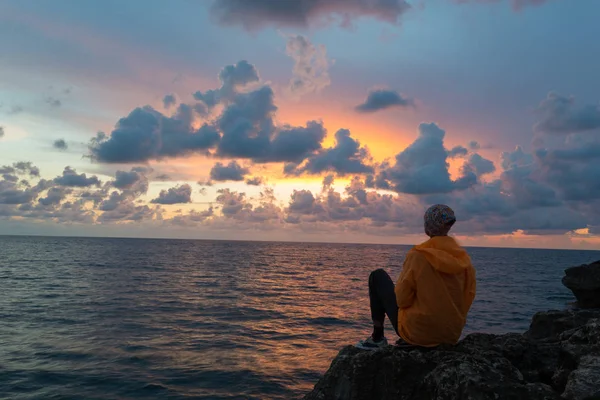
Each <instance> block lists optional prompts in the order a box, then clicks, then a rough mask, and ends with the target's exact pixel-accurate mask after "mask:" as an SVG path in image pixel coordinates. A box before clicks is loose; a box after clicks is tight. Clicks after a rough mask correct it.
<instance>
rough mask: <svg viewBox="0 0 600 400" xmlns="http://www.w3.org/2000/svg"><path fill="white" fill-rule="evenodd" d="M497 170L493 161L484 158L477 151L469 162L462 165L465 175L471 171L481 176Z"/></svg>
mask: <svg viewBox="0 0 600 400" xmlns="http://www.w3.org/2000/svg"><path fill="white" fill-rule="evenodd" d="M495 171H496V166H495V165H494V163H493V161H491V160H488V159H486V158H483V157H482V156H480V155H479V154H477V153H474V154H471V156H470V157H469V159H468V160H467V162H465V164H464V165H463V166H462V173H463V175H468V174H469V173H473V174H475V175H476V176H477V177H480V176H482V175H485V174H491V173H492V172H495Z"/></svg>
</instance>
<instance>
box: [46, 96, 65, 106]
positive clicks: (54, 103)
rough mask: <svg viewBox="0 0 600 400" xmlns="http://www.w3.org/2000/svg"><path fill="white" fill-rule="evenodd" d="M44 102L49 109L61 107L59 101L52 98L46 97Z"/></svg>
mask: <svg viewBox="0 0 600 400" xmlns="http://www.w3.org/2000/svg"><path fill="white" fill-rule="evenodd" d="M44 102H45V103H46V104H48V105H49V106H50V107H54V108H58V107H60V106H61V105H62V102H61V101H60V100H59V99H57V98H55V97H52V96H48V97H46V98H45V99H44Z"/></svg>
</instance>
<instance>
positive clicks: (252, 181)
mask: <svg viewBox="0 0 600 400" xmlns="http://www.w3.org/2000/svg"><path fill="white" fill-rule="evenodd" d="M264 183H265V178H263V177H262V176H254V177H252V178H248V179H246V185H249V186H261V185H263V184H264Z"/></svg>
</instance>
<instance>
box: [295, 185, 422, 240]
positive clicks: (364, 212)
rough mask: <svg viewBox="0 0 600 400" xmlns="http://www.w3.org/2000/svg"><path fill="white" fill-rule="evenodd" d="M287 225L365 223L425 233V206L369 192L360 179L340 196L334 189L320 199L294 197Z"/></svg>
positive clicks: (300, 193) (300, 194)
mask: <svg viewBox="0 0 600 400" xmlns="http://www.w3.org/2000/svg"><path fill="white" fill-rule="evenodd" d="M285 211H286V214H287V215H286V222H287V223H289V224H296V225H297V224H300V225H304V226H314V225H315V224H319V223H330V224H344V223H348V222H364V226H373V227H384V226H386V225H391V226H393V227H396V228H402V229H405V230H406V231H410V230H413V229H417V228H418V229H422V212H423V210H422V206H421V205H420V204H419V203H418V202H415V201H413V200H411V199H410V198H407V197H401V196H398V195H389V194H386V195H382V194H379V193H377V192H375V191H368V190H367V189H366V186H365V183H364V182H363V181H362V180H361V179H360V178H358V177H355V178H353V179H352V181H351V183H350V184H349V185H348V186H347V187H346V188H345V192H344V193H340V192H337V191H335V190H334V189H332V188H331V187H329V188H327V187H326V188H325V190H324V191H323V192H322V193H321V194H318V195H315V194H313V193H312V192H311V191H309V190H296V191H294V192H293V193H292V195H291V197H290V201H289V203H288V207H287V208H286V209H285Z"/></svg>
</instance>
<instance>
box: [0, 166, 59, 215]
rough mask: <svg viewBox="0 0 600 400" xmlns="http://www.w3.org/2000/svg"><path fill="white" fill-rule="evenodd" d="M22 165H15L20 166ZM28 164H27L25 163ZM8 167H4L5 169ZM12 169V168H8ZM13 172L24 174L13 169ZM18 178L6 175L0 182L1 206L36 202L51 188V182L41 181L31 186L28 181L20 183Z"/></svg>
mask: <svg viewBox="0 0 600 400" xmlns="http://www.w3.org/2000/svg"><path fill="white" fill-rule="evenodd" d="M18 164H20V163H15V165H18ZM25 164H26V163H25ZM5 168H7V167H4V168H3V169H5ZM8 168H11V167H8ZM13 172H22V171H19V170H17V169H13ZM15 177H16V176H14V175H11V174H10V173H5V174H4V175H3V178H2V180H0V204H8V205H22V204H29V203H31V202H33V200H35V199H36V198H37V197H38V196H39V194H40V193H42V192H43V191H44V190H46V189H48V188H50V187H51V186H52V185H51V182H49V181H47V180H45V179H41V180H40V181H39V182H37V184H36V185H34V186H31V185H30V184H29V182H27V181H21V182H19V181H18V179H14V178H15Z"/></svg>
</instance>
